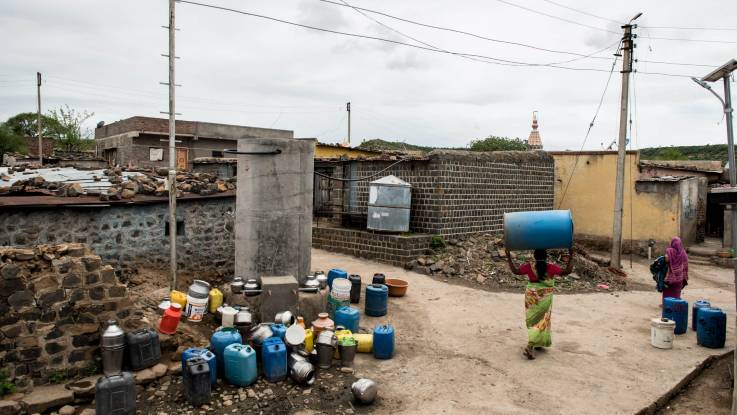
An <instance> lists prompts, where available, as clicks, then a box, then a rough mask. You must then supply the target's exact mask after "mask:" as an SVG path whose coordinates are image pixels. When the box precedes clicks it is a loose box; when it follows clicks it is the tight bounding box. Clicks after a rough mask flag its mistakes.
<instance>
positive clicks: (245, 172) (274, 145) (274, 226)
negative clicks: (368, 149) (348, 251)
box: [235, 138, 315, 283]
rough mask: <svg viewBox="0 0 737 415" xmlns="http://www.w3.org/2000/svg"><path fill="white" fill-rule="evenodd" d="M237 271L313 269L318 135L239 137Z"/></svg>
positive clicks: (300, 275) (302, 273)
mask: <svg viewBox="0 0 737 415" xmlns="http://www.w3.org/2000/svg"><path fill="white" fill-rule="evenodd" d="M275 149H279V150H281V153H280V154H276V155H240V154H239V155H238V156H237V157H238V190H237V194H236V221H235V275H237V276H241V277H243V278H244V279H246V278H254V277H262V276H266V275H292V276H294V277H295V278H297V279H298V281H299V282H300V283H301V282H302V281H303V280H304V279H305V277H306V276H307V274H308V273H309V272H310V249H311V247H312V185H313V165H314V155H315V140H296V139H285V138H260V139H254V140H239V142H238V151H239V152H255V151H260V152H264V151H272V150H275Z"/></svg>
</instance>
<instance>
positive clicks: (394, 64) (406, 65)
mask: <svg viewBox="0 0 737 415" xmlns="http://www.w3.org/2000/svg"><path fill="white" fill-rule="evenodd" d="M386 67H387V69H390V70H392V71H407V70H410V69H425V68H427V64H426V63H425V62H424V61H423V60H422V59H420V58H419V57H418V56H417V53H416V52H407V53H405V54H403V55H402V56H399V57H396V58H393V59H391V60H389V61H388V62H387V63H386Z"/></svg>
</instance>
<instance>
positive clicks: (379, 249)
mask: <svg viewBox="0 0 737 415" xmlns="http://www.w3.org/2000/svg"><path fill="white" fill-rule="evenodd" d="M431 240H432V235H428V234H412V235H394V234H384V233H378V232H370V231H364V230H357V229H346V228H319V227H316V226H313V227H312V247H313V248H319V249H324V250H326V251H331V252H339V253H342V254H348V255H353V256H355V257H359V258H366V259H372V260H375V261H379V262H383V263H386V264H392V265H397V266H404V264H406V263H407V262H409V261H411V260H413V259H415V258H417V257H418V256H421V255H425V254H426V253H427V251H428V250H429V249H430V241H431Z"/></svg>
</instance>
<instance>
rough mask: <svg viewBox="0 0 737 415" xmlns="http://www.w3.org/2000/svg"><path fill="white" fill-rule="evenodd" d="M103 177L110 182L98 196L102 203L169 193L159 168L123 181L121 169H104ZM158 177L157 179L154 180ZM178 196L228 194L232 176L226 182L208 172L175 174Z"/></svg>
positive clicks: (233, 184)
mask: <svg viewBox="0 0 737 415" xmlns="http://www.w3.org/2000/svg"><path fill="white" fill-rule="evenodd" d="M105 173H106V174H109V175H110V182H111V183H113V186H111V187H110V188H109V189H107V191H105V192H103V193H102V194H101V195H100V199H101V200H103V201H108V200H120V199H131V198H133V197H134V196H136V195H138V194H142V195H148V196H166V195H167V194H168V191H167V190H166V188H165V187H164V177H166V170H165V169H159V170H158V171H157V172H156V175H153V174H142V175H139V176H132V177H128V179H127V180H126V181H125V182H124V181H123V178H122V176H121V174H122V171H121V170H120V169H114V170H106V171H105ZM157 175H158V176H160V177H157ZM176 183H177V196H181V195H182V194H192V193H194V194H198V195H200V196H209V195H212V194H215V193H222V192H227V191H229V190H235V187H236V185H235V183H236V179H235V177H232V178H229V179H218V177H217V176H216V175H214V174H209V173H188V172H178V173H177V175H176Z"/></svg>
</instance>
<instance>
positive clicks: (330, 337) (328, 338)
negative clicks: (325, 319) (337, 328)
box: [316, 330, 338, 348]
mask: <svg viewBox="0 0 737 415" xmlns="http://www.w3.org/2000/svg"><path fill="white" fill-rule="evenodd" d="M316 344H324V345H326V346H330V347H333V348H335V346H336V345H337V344H338V337H336V336H335V333H334V332H333V331H332V330H323V331H321V332H320V334H318V335H317V342H316Z"/></svg>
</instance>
